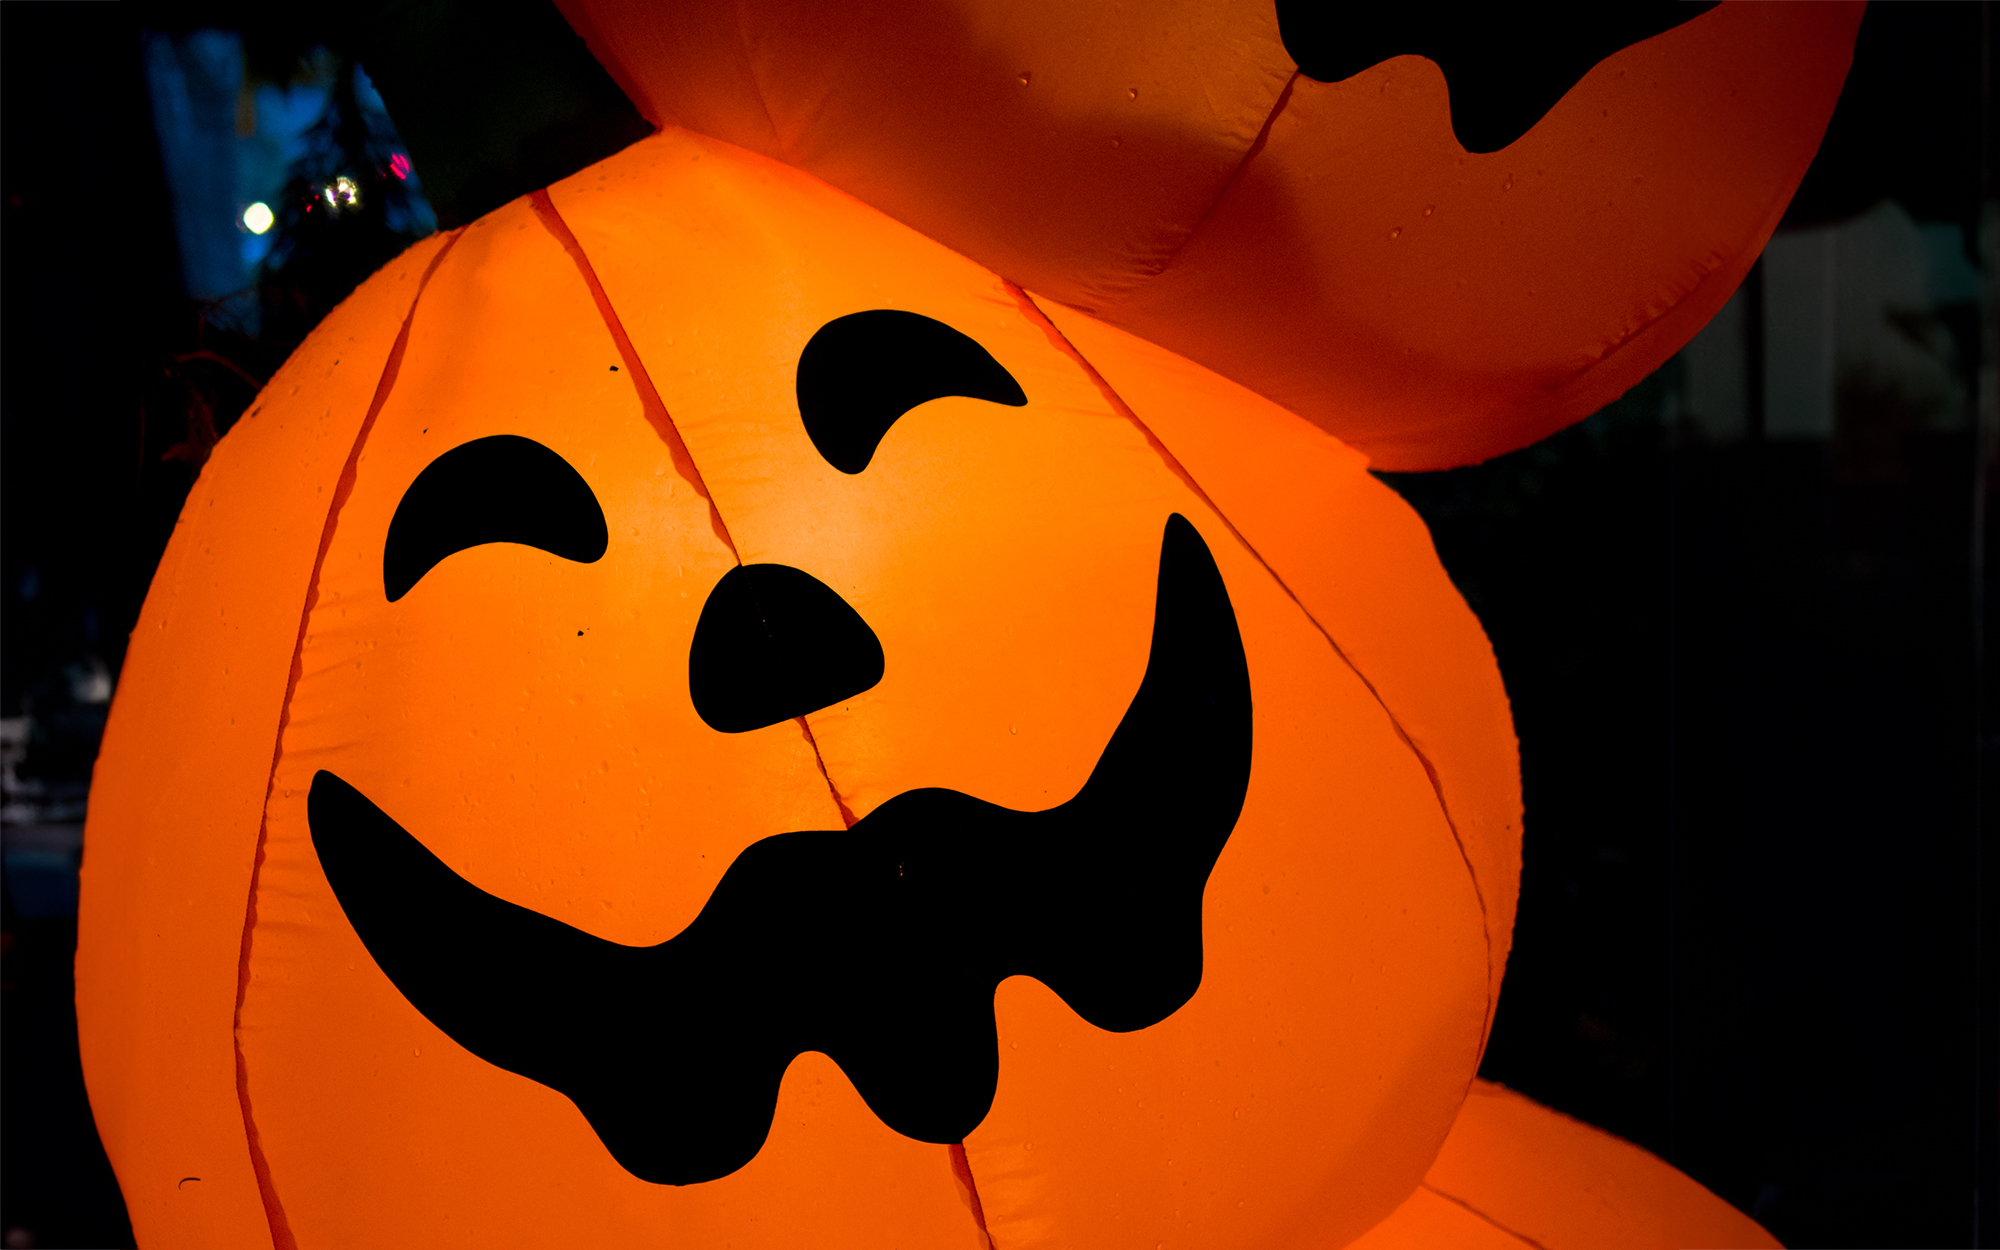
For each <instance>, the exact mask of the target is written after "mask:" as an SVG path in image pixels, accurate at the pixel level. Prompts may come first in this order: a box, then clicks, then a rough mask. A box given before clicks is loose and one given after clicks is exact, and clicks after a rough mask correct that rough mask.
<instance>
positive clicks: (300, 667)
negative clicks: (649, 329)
mask: <svg viewBox="0 0 2000 1250" xmlns="http://www.w3.org/2000/svg"><path fill="white" fill-rule="evenodd" d="M462 233H463V232H462V231H456V230H455V231H450V232H448V233H447V234H446V235H445V241H444V245H443V246H442V247H440V248H439V249H438V251H437V255H435V256H433V257H431V259H430V262H429V264H427V265H426V266H425V267H424V271H423V273H422V275H420V276H419V277H418V279H417V289H416V291H415V292H413V293H412V294H411V296H410V307H409V310H408V311H407V312H405V313H404V314H403V324H402V326H401V327H400V328H399V329H398V330H397V331H396V338H395V340H394V341H393V342H392V343H391V344H390V347H389V354H388V358H387V359H386V360H384V361H383V364H382V373H381V376H380V377H379V378H378V379H377V380H376V383H375V393H374V395H373V396H371V397H370V399H369V402H368V410H367V412H366V413H365V414H364V415H363V416H362V418H361V427H360V428H359V429H358V430H356V431H355V434H354V443H353V445H352V446H351V447H349V448H348V451H347V459H346V460H345V461H344V462H343V463H342V464H341V468H340V476H339V477H337V478H336V479H335V480H334V487H333V498H332V499H331V500H329V501H328V503H327V509H326V518H325V520H323V521H322V522H321V523H320V535H319V549H318V550H317V551H316V552H315V553H314V555H313V565H312V573H311V575H310V576H309V577H308V578H307V579H306V593H305V599H304V601H303V603H302V604H301V605H300V608H299V628H298V633H297V634H296V635H295V636H294V638H293V640H292V659H291V664H290V666H289V668H288V669H287V671H286V675H285V694H284V698H283V700H282V701H281V702H280V703H279V704H278V730H277V734H276V736H275V737H274V738H273V740H272V743H271V770H270V773H269V774H268V775H267V776H266V778H265V781H264V802H263V806H262V809H261V810H260V812H259V814H258V821H257V847H256V852H255V854H254V856H253V857H252V860H251V865H250V889H249V892H248V896H247V897H246V898H245V900H244V905H243V935H242V939H241V942H240V943H239V945H238V947H237V955H236V1004H235V1011H234V1013H233V1018H232V1019H231V1022H230V1040H231V1043H232V1047H231V1048H232V1049H233V1050H234V1052H235V1055H234V1059H235V1066H236V1103H237V1108H238V1110H239V1111H240V1112H241V1113H242V1116H243V1134H244V1143H245V1146H246V1147H247V1148H248V1150H249V1152H250V1167H251V1171H252V1173H253V1174H254V1175H255V1176H256V1179H257V1192H258V1197H259V1198H261V1199H262V1201H263V1205H264V1219H265V1221H266V1223H267V1225H268V1226H269V1228H270V1232H271V1245H272V1247H273V1250H295V1248H296V1247H297V1245H298V1242H297V1239H296V1238H295V1237H293V1235H292V1230H291V1225H290V1222H289V1221H288V1220H287V1219H286V1217H285V1208H284V1205H283V1203H282V1202H281V1201H280V1200H279V1198H278V1191H277V1187H276V1185H275V1184H274V1183H273V1182H272V1180H271V1167H270V1162H269V1160H267V1159H266V1158H265V1156H264V1146H263V1136H262V1134H261V1133H260V1132H259V1131H258V1128H257V1119H256V1114H255V1113H254V1112H253V1111H252V1110H251V1106H250V1067H249V1062H248V1060H247V1058H246V1056H245V1054H244V1051H243V1008H244V1004H245V1003H246V1002H247V1001H248V998H249V990H250V957H251V947H252V938H253V934H254V933H255V931H256V927H257V892H258V890H259V888H260V887H261V885H262V882H263V872H264V863H265V860H266V855H267V846H268V843H269V840H270V829H271V800H272V798H273V796H274V795H275V794H276V792H277V785H278V766H279V763H280V761H281V760H282V759H283V756H284V744H285V731H286V729H287V728H289V727H290V725H291V719H292V699H293V697H294V696H295V695H296V694H297V693H298V688H299V680H300V678H301V677H302V676H303V674H304V661H305V644H306V631H307V629H308V628H309V627H310V625H311V624H312V614H313V609H314V608H315V607H316V606H318V603H319V583H320V574H321V573H322V572H323V571H324V569H325V567H326V557H327V553H328V552H329V551H330V550H331V549H332V547H333V535H334V531H335V529H336V528H337V527H338V524H339V520H340V512H341V509H342V507H343V506H344V505H345V504H346V503H347V500H348V498H349V496H351V495H352V494H353V493H354V481H355V478H356V477H357V476H358V475H359V472H360V461H361V451H362V448H363V447H364V446H365V445H366V444H367V442H368V435H369V434H370V433H371V432H372V431H373V430H374V428H375V420H376V418H377V417H379V416H380V415H381V412H382V407H383V405H384V404H386V403H387V402H388V400H389V395H390V392H391V391H393V390H394V389H395V385H396V378H397V375H398V374H400V373H401V372H402V366H403V355H404V352H405V351H406V350H407V348H408V347H409V342H410V327H411V326H412V325H413V324H414V323H415V322H416V318H417V304H418V302H419V301H420V300H421V299H422V298H423V293H424V288H425V287H427V286H429V285H430V280H431V275H432V274H434V273H436V272H437V269H438V266H439V264H440V263H442V262H443V260H444V258H445V257H446V256H447V255H449V254H450V252H451V249H452V247H453V245H455V244H456V243H457V242H458V240H459V237H460V235H461V234H462Z"/></svg>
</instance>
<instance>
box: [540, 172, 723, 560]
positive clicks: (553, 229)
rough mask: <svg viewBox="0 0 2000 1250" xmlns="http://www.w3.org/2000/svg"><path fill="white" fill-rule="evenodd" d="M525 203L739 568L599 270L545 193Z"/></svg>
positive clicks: (709, 495) (716, 509) (717, 510)
mask: <svg viewBox="0 0 2000 1250" xmlns="http://www.w3.org/2000/svg"><path fill="white" fill-rule="evenodd" d="M528 203H529V207H531V208H532V209H533V210H534V213H535V220H536V221H538V222H540V223H541V226H542V229H543V230H544V231H546V232H547V233H548V234H549V235H550V237H552V238H554V239H555V241H556V242H557V243H558V244H559V245H561V247H562V249H563V251H564V252H565V253H567V254H568V256H569V259H570V263H571V264H573V265H575V266H576V271H577V273H578V274H579V275H581V276H582V278H583V285H584V287H585V288H586V289H587V290H588V291H589V292H590V299H591V303H593V304H594V305H596V307H597V317H598V320H599V321H601V322H603V323H604V328H605V330H606V331H607V332H609V333H610V335H611V344H612V346H613V347H614V348H615V349H616V350H617V352H618V355H619V358H620V359H621V360H623V361H624V362H625V368H626V370H627V372H629V373H630V374H631V378H632V389H633V390H634V391H636V392H638V399H639V411H640V415H642V416H644V417H645V419H646V424H648V425H650V426H652V427H653V432H654V433H655V434H657V435H659V438H660V441H661V442H663V443H665V444H666V445H667V455H668V458H670V459H671V460H672V461H673V462H674V471H675V472H677V473H678V474H680V476H681V480H682V481H685V482H686V483H687V484H688V485H689V486H691V487H693V488H694V492H695V494H697V495H699V496H700V497H701V501H702V502H703V503H705V504H707V505H708V519H709V525H710V527H711V528H712V529H713V530H714V531H715V536H716V537H717V538H720V539H721V540H722V542H723V545H724V546H726V547H728V548H729V554H730V556H731V558H733V559H734V560H735V561H736V563H737V564H739V565H740V564H742V563H743V555H742V553H741V552H739V551H738V550H737V549H736V539H735V537H734V536H732V535H731V533H730V530H729V523H728V522H726V521H724V520H723V519H722V508H721V506H720V505H718V504H717V503H716V501H715V495H714V494H713V492H711V491H710V490H709V489H708V480H707V479H706V478H704V477H703V476H702V475H701V467H700V466H699V465H697V464H695V462H694V449H693V448H691V447H689V446H688V443H687V439H686V438H684V437H683V436H682V435H681V431H680V426H678V425H676V424H675V423H674V415H673V413H671V412H669V411H668V410H667V401H666V400H665V399H663V398H662V397H661V395H660V389H659V387H657V386H655V385H654V384H653V375H652V374H651V373H650V372H648V371H647V369H646V363H645V362H644V361H643V360H641V359H639V349H638V347H637V346H636V345H635V344H634V343H633V342H632V336H631V335H629V334H627V333H626V332H625V322H624V320H623V319H621V318H620V317H619V316H618V310H617V309H615V308H613V307H612V306H611V295H610V292H608V291H606V290H605V289H604V284H603V283H602V282H600V281H599V280H598V277H597V267H596V266H594V265H592V264H591V263H590V257H589V256H588V255H587V254H585V252H584V250H583V244H582V243H581V242H580V241H579V240H578V239H577V237H576V233H575V232H574V231H572V230H571V229H570V228H569V223H568V222H567V221H565V220H563V215H562V213H561V211H560V210H558V209H557V208H556V204H555V201H554V200H553V199H551V198H549V192H548V188H546V187H544V188H542V189H541V190H539V191H536V192H534V193H532V194H531V195H529V197H528Z"/></svg>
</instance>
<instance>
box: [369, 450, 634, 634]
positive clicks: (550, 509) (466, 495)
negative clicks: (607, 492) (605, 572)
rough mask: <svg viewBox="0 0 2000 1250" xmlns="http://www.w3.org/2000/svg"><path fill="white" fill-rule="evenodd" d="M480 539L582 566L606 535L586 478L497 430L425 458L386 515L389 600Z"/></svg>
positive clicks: (384, 567) (384, 553)
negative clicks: (390, 515)
mask: <svg viewBox="0 0 2000 1250" xmlns="http://www.w3.org/2000/svg"><path fill="white" fill-rule="evenodd" d="M485 543H520V544H522V545H523V546H528V547H539V548H540V549H541V550H543V551H546V552H548V553H549V554H550V555H555V556H561V557H562V558H563V559H565V560H575V561H578V562H579V563H582V564H589V563H591V562H592V561H594V560H597V559H599V558H600V557H602V556H603V555H604V550H605V547H606V546H607V545H609V543H610V533H609V531H608V530H607V529H606V527H605V524H604V509H603V508H602V507H600V506H599V505H598V502H597V496H596V495H595V494H593V493H592V492H591V489H590V483H588V482H586V481H584V480H583V475H582V474H581V473H578V472H577V471H576V470H575V469H573V468H571V467H570V463H569V461H567V460H564V459H563V458H562V457H561V456H558V455H557V454H556V453H555V452H553V451H550V450H549V449H548V448H546V447H544V446H542V445H541V444H540V443H538V442H536V441H535V440H534V439H532V438H521V437H519V436H517V435H513V434H496V435H493V436H492V437H491V438H480V439H474V440H473V441H472V442H469V443H464V444H461V445H460V446H457V447H454V448H452V449H451V450H450V451H448V452H446V453H444V454H443V455H442V456H439V457H438V458H437V459H435V460H433V461H431V462H430V464H429V466H427V467H426V468H425V469H424V471H423V472H422V473H419V474H417V480H416V481H414V482H411V483H410V489H409V490H407V491H405V492H404V493H403V501H402V502H401V503H399V504H397V505H396V515H395V516H394V517H393V518H392V519H391V520H390V521H389V537H388V540H387V541H386V542H384V543H383V545H382V589H383V592H384V593H385V594H387V595H388V596H389V602H391V603H394V602H395V601H396V600H398V599H401V598H402V597H403V596H404V595H406V594H408V593H409V590H410V587H412V586H414V585H416V584H417V582H418V581H419V580H421V579H422V577H423V576H424V574H426V573H428V572H430V571H431V570H432V569H433V568H435V567H437V563H438V561H440V560H442V559H444V558H445V557H446V556H449V555H452V554H454V553H455V552H460V551H464V550H465V549H466V548H467V547H477V546H480V545H482V544H485Z"/></svg>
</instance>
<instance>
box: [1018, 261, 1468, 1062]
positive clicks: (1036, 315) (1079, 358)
mask: <svg viewBox="0 0 2000 1250" xmlns="http://www.w3.org/2000/svg"><path fill="white" fill-rule="evenodd" d="M1007 289H1008V290H1009V291H1011V292H1013V294H1014V297H1015V299H1017V300H1019V301H1020V303H1021V307H1022V309H1023V311H1025V312H1027V313H1028V314H1029V318H1030V320H1032V321H1035V322H1037V323H1039V324H1040V325H1041V327H1042V329H1043V331H1044V332H1045V333H1046V334H1048V335H1049V336H1050V339H1051V341H1053V342H1054V343H1056V344H1057V345H1058V346H1059V347H1060V348H1061V349H1062V350H1063V351H1064V353H1065V354H1067V355H1068V356H1069V357H1070V358H1071V359H1073V360H1075V361H1076V362H1077V363H1078V364H1079V365H1081V366H1082V367H1083V369H1084V371H1085V372H1086V373H1087V374H1088V375H1089V377H1090V379H1091V381H1092V382H1094V383H1095V384H1096V386H1097V389H1098V391H1099V393H1100V394H1102V395H1103V396H1104V397H1105V399H1106V400H1107V401H1108V402H1109V403H1110V404H1111V406H1112V410H1113V411H1114V412H1117V413H1118V414H1119V415H1120V416H1122V417H1124V418H1125V419H1126V420H1127V421H1130V422H1131V423H1132V424H1133V425H1134V426H1135V427H1137V428H1138V430H1139V432H1140V433H1141V434H1143V435H1144V436H1145V438H1146V443H1147V445H1148V446H1150V447H1151V448H1152V449H1153V451H1154V454H1156V455H1158V456H1159V457H1160V459H1161V461H1162V462H1164V463H1165V464H1166V466H1167V468H1168V469H1169V470H1170V471H1171V472H1172V473H1173V474H1174V475H1175V476H1176V477H1178V478H1180V480H1181V481H1182V482H1184V483H1185V484H1186V485H1187V487H1188V488H1189V489H1190V490H1192V491H1193V492H1194V493H1195V494H1196V495H1197V496H1198V497H1199V498H1200V499H1201V501H1202V503H1204V504H1206V505H1208V508H1209V510H1210V511H1211V512H1213V513H1214V514H1215V516H1216V519H1217V520H1219V521H1221V522H1222V523H1223V525H1225V526H1226V527H1228V529H1229V532H1230V534H1231V535H1232V536H1233V537H1234V538H1235V539H1236V541H1237V543H1238V544H1240V545H1241V546H1242V548H1243V550H1244V551H1246V552H1248V553H1249V554H1250V558H1251V559H1253V560H1255V561H1257V563H1258V564H1259V565H1260V566H1262V567H1263V569H1264V572H1265V573H1266V574H1267V575H1268V576H1269V577H1270V578H1271V580H1272V582H1274V583H1276V585H1277V587H1278V589H1279V590H1282V591H1283V592H1284V593H1285V597H1286V598H1288V599H1290V600H1291V601H1292V603H1293V604H1294V605H1295V606H1296V607H1297V608H1298V610H1299V611H1300V612H1301V613H1302V614H1304V616H1305V618H1306V620H1308V621H1310V622H1311V623H1312V626H1313V628H1314V629H1316V630H1318V631H1319V634H1320V637H1322V638H1324V639H1326V642H1327V645H1328V646H1330V647H1332V648H1333V653H1334V654H1335V655H1337V656H1339V657H1340V661H1341V663H1343V664H1345V665H1346V666H1347V668H1348V671H1350V672H1352V673H1353V674H1354V676H1355V677H1356V679H1358V680H1359V681H1360V682H1361V684H1362V686H1363V687H1364V688H1365V689H1366V690H1367V691H1368V693H1369V695H1370V696H1371V697H1372V698H1373V699H1374V700H1375V702H1376V705H1377V706H1379V707H1380V708H1381V709H1382V714H1383V715H1385V716H1387V717H1388V718H1389V724H1390V727H1391V728H1393V729H1394V730H1395V731H1396V736H1397V737H1398V738H1400V739H1401V740H1402V742H1403V745H1404V746H1406V747H1408V748H1409V750H1410V754H1412V755H1414V756H1415V757H1416V759H1417V762H1418V763H1419V764H1420V765H1422V766H1423V770H1424V776H1425V777H1426V778H1427V779H1428V780H1429V781H1430V786H1431V793H1432V795H1433V796H1434V797H1435V798H1436V799H1437V805H1438V812H1439V814H1440V815H1442V816H1443V817H1444V823H1445V828H1447V829H1449V830H1450V831H1451V838H1452V842H1453V844H1454V845H1455V846H1457V847H1458V855H1459V859H1460V860H1462V861H1463V862H1464V864H1465V874H1466V878H1467V880H1469V881H1470V882H1471V884H1472V895H1473V897H1474V898H1475V899H1476V900H1478V902H1479V920H1480V926H1479V927H1480V933H1481V935H1482V936H1483V937H1484V938H1485V941H1486V969H1487V976H1486V1017H1485V1018H1486V1020H1487V1021H1488V1022H1490V1021H1491V1020H1492V1018H1493V1004H1494V994H1493V957H1494V949H1493V929H1492V923H1491V919H1490V917H1489V915H1488V913H1487V909H1486V892H1485V891H1484V890H1483V889H1481V888H1480V884H1479V874H1478V872H1477V871H1475V870H1474V868H1473V866H1472V856H1471V854H1470V853H1469V852H1468V851H1467V850H1466V846H1465V838H1464V837H1463V836H1462V835H1461V834H1460V833H1459V831H1458V822H1457V821H1455V820H1453V819H1452V815H1451V805H1450V804H1449V803H1447V802H1446V801H1445V794H1444V782H1443V781H1442V779H1440V778H1439V776H1438V772H1437V767H1436V766H1435V765H1434V764H1432V763H1431V760H1430V757H1429V756H1428V755H1426V754H1425V753H1424V750H1423V748H1422V747H1420V746H1418V745H1417V743H1416V740H1415V739H1414V738H1412V737H1411V736H1410V733H1409V731H1408V730H1407V729H1405V728H1404V727H1403V722H1402V720H1401V719H1400V718H1398V717H1397V715H1396V713H1395V710H1394V709H1392V708H1391V707H1390V706H1389V703H1388V700H1386V699H1384V698H1383V697H1382V692H1381V691H1379V690H1377V689H1376V688H1375V683H1374V682H1372V681H1370V680H1369V679H1368V675H1367V674H1366V673H1364V672H1362V671H1361V667H1360V665H1358V664H1356V663H1355V662H1354V660H1353V659H1352V658H1351V657H1350V656H1349V655H1348V654H1347V652H1346V651H1345V650H1344V649H1343V648H1342V647H1341V645H1340V643H1339V642H1338V641H1337V640H1336V639H1335V638H1334V636H1333V633H1332V631H1331V630H1329V629H1327V627H1326V625H1325V624H1324V623H1323V622H1321V620H1320V619H1319V618H1318V617H1317V616H1315V615H1313V612H1312V610H1311V609H1310V608H1308V607H1306V605H1305V603H1304V602H1303V601H1302V600H1300V598H1299V597H1298V595H1297V594H1296V593H1295V592H1294V591H1293V590H1292V588H1291V586H1290V584H1288V583H1287V582H1286V581H1285V579H1284V578H1283V577H1282V576H1280V575H1279V573H1278V570H1276V569H1275V568H1272V567H1271V564H1270V562H1269V561H1268V560H1266V559H1265V558H1264V555H1263V553H1262V552H1260V551H1258V550H1257V548H1256V547H1255V546H1254V545H1253V544H1252V543H1251V542H1250V540H1249V539H1248V538H1247V537H1245V536H1244V534H1243V531H1241V530H1239V529H1237V528H1236V523H1235V522H1234V521H1232V520H1230V519H1229V515H1228V514H1227V513H1225V512H1224V511H1223V510H1222V509H1221V508H1220V507H1219V506H1217V504H1216V502H1215V500H1213V499H1212V498H1210V497H1209V494H1208V492H1207V491H1206V490H1205V489H1203V487H1202V485H1201V483H1199V482H1197V481H1196V480H1195V477H1194V475H1193V474H1192V473H1190V472H1188V470H1187V467H1186V466H1185V465H1183V464H1182V463H1181V462H1180V459H1179V457H1177V456H1175V455H1174V454H1173V452H1172V451H1170V450H1168V448H1167V445H1166V444H1165V443H1163V442H1161V441H1160V439H1159V437H1158V436H1157V435H1156V434H1154V433H1153V431H1152V428H1151V427H1149V426H1148V425H1147V424H1146V423H1145V422H1144V421H1143V420H1141V419H1140V418H1139V414H1138V413H1136V412H1134V411H1133V410H1132V408H1131V406H1130V405H1129V404H1127V403H1126V402H1125V400H1124V399H1123V398H1122V397H1121V396H1120V395H1119V394H1118V392H1117V391H1116V390H1114V389H1113V388H1112V386H1111V384H1110V383H1109V382H1108V381H1106V380H1105V378H1104V375H1103V374H1101V373H1099V372H1098V371H1097V368H1096V367H1095V366H1094V365H1092V364H1091V363H1090V361H1088V360H1086V359H1085V358H1084V355H1083V353H1082V352H1080V351H1078V350H1077V349H1076V346H1075V345H1074V344H1072V343H1071V342H1070V341H1069V338H1068V337H1067V336H1066V335H1064V334H1063V332H1062V331H1061V330H1060V329H1058V328H1056V324H1055V322H1053V321H1051V320H1049V317H1048V314H1046V313H1044V312H1043V311H1042V309H1041V306H1040V305H1038V304H1036V303H1035V302H1034V298H1033V297H1032V296H1030V295H1029V294H1028V293H1027V292H1026V291H1023V290H1022V289H1021V288H1020V287H1018V286H1015V285H1014V284H1013V283H1011V282H1009V283H1007ZM1486 1027H1487V1026H1484V1025H1482V1027H1481V1031H1480V1044H1481V1046H1482V1047H1483V1046H1484V1045H1485V1039H1486Z"/></svg>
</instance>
